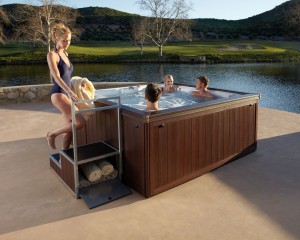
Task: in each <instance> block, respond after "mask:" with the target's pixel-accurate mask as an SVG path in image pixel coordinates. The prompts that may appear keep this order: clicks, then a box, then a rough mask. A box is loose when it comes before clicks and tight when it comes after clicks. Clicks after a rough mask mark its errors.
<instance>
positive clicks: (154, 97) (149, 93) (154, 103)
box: [145, 83, 161, 111]
mask: <svg viewBox="0 0 300 240" xmlns="http://www.w3.org/2000/svg"><path fill="white" fill-rule="evenodd" d="M160 96H161V90H160V88H159V87H158V86H157V84H155V83H149V84H148V85H147V87H146V89H145V99H146V102H147V106H146V109H145V110H147V111H157V110H159V108H158V100H159V99H160Z"/></svg>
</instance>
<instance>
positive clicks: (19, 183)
mask: <svg viewBox="0 0 300 240" xmlns="http://www.w3.org/2000/svg"><path fill="white" fill-rule="evenodd" d="M48 154H49V148H48V146H47V143H46V141H44V139H42V138H33V139H27V140H19V141H11V142H4V143H1V145H0V182H1V183H2V184H0V192H1V198H0V226H1V227H0V234H3V233H8V232H12V231H16V230H20V229H24V228H28V227H33V226H38V225H42V224H45V223H50V222H54V221H58V220H63V219H67V218H71V217H75V216H80V215H84V214H88V213H92V212H98V211H103V210H106V209H112V208H118V207H121V206H124V205H128V204H132V203H134V202H136V201H141V200H144V197H143V196H141V195H139V194H137V193H135V192H133V194H131V195H128V196H126V197H123V198H120V199H118V200H116V201H113V202H110V203H107V204H105V205H102V206H100V207H97V208H94V209H91V210H89V209H88V207H87V206H86V205H85V203H84V202H83V200H81V199H76V198H75V197H74V195H73V194H72V193H71V191H69V190H68V189H67V188H66V187H65V186H64V185H63V184H62V183H61V182H60V179H59V178H58V177H57V176H56V175H55V174H54V172H53V171H52V170H51V169H50V167H49V158H48Z"/></svg>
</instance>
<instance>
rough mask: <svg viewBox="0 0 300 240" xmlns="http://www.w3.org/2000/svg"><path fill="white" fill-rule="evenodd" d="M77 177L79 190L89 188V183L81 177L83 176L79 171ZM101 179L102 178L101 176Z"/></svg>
mask: <svg viewBox="0 0 300 240" xmlns="http://www.w3.org/2000/svg"><path fill="white" fill-rule="evenodd" d="M78 177H79V187H80V188H82V187H89V186H91V182H90V181H88V180H87V179H86V178H85V177H84V176H83V174H82V173H81V171H78ZM102 177H103V176H102ZM102 177H101V178H102Z"/></svg>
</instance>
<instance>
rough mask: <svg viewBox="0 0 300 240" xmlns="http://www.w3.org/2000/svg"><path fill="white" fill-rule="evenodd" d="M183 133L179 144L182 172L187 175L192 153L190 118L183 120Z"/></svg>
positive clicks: (190, 166)
mask: <svg viewBox="0 0 300 240" xmlns="http://www.w3.org/2000/svg"><path fill="white" fill-rule="evenodd" d="M183 134H184V144H183V146H181V148H182V150H183V152H184V156H183V161H184V163H183V174H184V175H187V174H190V173H191V171H192V154H191V149H192V147H191V146H192V144H193V142H192V120H191V119H186V120H184V129H183Z"/></svg>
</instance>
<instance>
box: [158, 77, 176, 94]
mask: <svg viewBox="0 0 300 240" xmlns="http://www.w3.org/2000/svg"><path fill="white" fill-rule="evenodd" d="M161 90H162V92H163V93H171V92H176V91H177V90H178V89H177V86H174V78H173V76H172V75H171V74H167V75H166V76H165V77H164V87H162V88H161Z"/></svg>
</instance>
